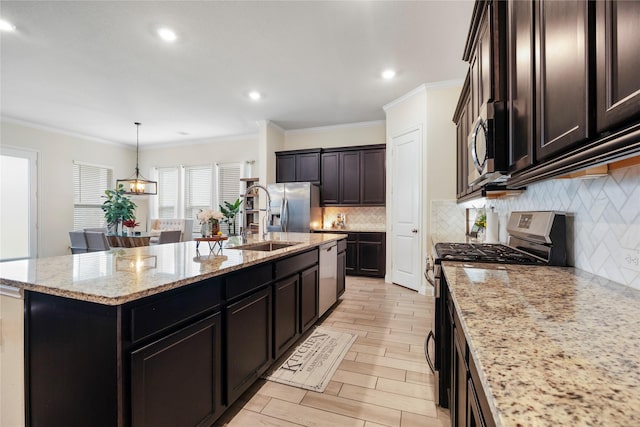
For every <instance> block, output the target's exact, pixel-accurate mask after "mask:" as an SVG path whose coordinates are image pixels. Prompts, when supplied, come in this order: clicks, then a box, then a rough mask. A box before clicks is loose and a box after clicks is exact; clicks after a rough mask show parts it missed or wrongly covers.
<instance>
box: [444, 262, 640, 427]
mask: <svg viewBox="0 0 640 427" xmlns="http://www.w3.org/2000/svg"><path fill="white" fill-rule="evenodd" d="M443 266H444V272H445V276H446V278H447V282H448V284H449V288H450V289H451V293H452V296H453V300H454V305H455V309H456V311H457V312H458V315H459V317H460V319H461V323H462V328H463V329H464V333H465V336H466V337H467V342H468V345H469V351H470V357H473V359H474V361H475V362H476V364H477V366H478V368H479V375H480V378H481V382H482V387H483V389H484V391H485V394H486V395H487V398H488V401H489V405H490V406H491V411H492V412H493V417H494V419H495V420H496V423H497V425H499V426H632V425H633V426H638V425H640V291H638V290H635V289H632V288H629V287H626V286H623V285H620V284H617V283H614V282H611V281H609V280H607V279H604V278H602V277H599V276H595V275H592V274H589V273H586V272H584V271H581V270H577V269H575V268H571V267H539V266H521V265H498V264H467V263H460V262H444V263H443Z"/></svg>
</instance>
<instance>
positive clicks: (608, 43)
mask: <svg viewBox="0 0 640 427" xmlns="http://www.w3.org/2000/svg"><path fill="white" fill-rule="evenodd" d="M595 7H596V63H597V73H596V75H597V84H596V86H597V99H596V109H597V129H598V132H599V133H602V132H606V131H609V130H614V129H615V128H618V127H620V126H621V125H624V124H626V123H628V122H631V121H633V120H636V121H637V119H638V118H639V117H640V2H638V1H610V0H606V1H597V2H596V5H595Z"/></svg>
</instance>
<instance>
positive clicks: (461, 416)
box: [445, 289, 495, 427]
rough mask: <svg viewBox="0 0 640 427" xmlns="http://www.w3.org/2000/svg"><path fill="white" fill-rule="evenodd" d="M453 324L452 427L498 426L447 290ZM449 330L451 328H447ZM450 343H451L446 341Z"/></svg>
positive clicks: (450, 395) (447, 321)
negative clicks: (492, 415)
mask: <svg viewBox="0 0 640 427" xmlns="http://www.w3.org/2000/svg"><path fill="white" fill-rule="evenodd" d="M446 298H447V313H446V315H445V322H446V323H447V324H448V325H449V328H448V329H449V330H450V333H449V337H450V343H449V344H448V345H450V347H451V352H450V365H449V368H445V369H449V370H450V371H449V375H450V378H451V382H450V384H451V388H450V389H449V393H448V395H449V410H450V411H451V426H452V427H471V426H473V427H475V426H479V427H480V426H481V427H495V423H494V421H493V418H492V417H491V410H490V408H489V404H488V401H487V398H486V395H485V394H484V390H483V389H482V386H481V383H480V377H479V375H478V370H477V368H476V365H475V363H474V362H473V358H472V356H471V354H470V353H469V348H468V346H467V340H466V337H465V335H464V331H463V329H462V325H461V323H460V318H459V317H458V314H457V312H456V310H455V306H454V302H453V300H452V299H451V294H450V292H449V290H448V289H447V290H446ZM445 329H447V328H445ZM445 341H449V340H445Z"/></svg>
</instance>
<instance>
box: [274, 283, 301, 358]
mask: <svg viewBox="0 0 640 427" xmlns="http://www.w3.org/2000/svg"><path fill="white" fill-rule="evenodd" d="M299 284H300V278H299V275H297V274H296V275H294V276H291V277H289V278H287V279H283V280H280V281H278V282H276V283H275V284H274V285H273V331H274V332H273V339H274V346H273V352H274V358H276V359H277V358H278V357H280V356H281V355H282V354H283V353H284V352H285V351H286V350H287V349H288V348H289V347H291V344H293V343H294V342H295V341H296V339H297V338H298V337H299V336H300V334H299V332H298V306H299V303H298V301H299V297H298V289H299Z"/></svg>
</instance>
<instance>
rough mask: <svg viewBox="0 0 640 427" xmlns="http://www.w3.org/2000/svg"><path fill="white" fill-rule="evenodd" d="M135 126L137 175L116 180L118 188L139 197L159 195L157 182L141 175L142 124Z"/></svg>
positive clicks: (136, 123)
mask: <svg viewBox="0 0 640 427" xmlns="http://www.w3.org/2000/svg"><path fill="white" fill-rule="evenodd" d="M134 125H136V173H135V175H133V176H131V177H129V178H127V179H118V180H116V188H120V185H122V186H123V187H124V190H125V194H134V195H139V196H144V195H154V194H158V183H157V182H156V181H150V180H148V179H146V178H145V177H143V176H142V175H140V168H139V167H138V151H139V148H138V145H139V137H140V123H138V122H135V123H134Z"/></svg>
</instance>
